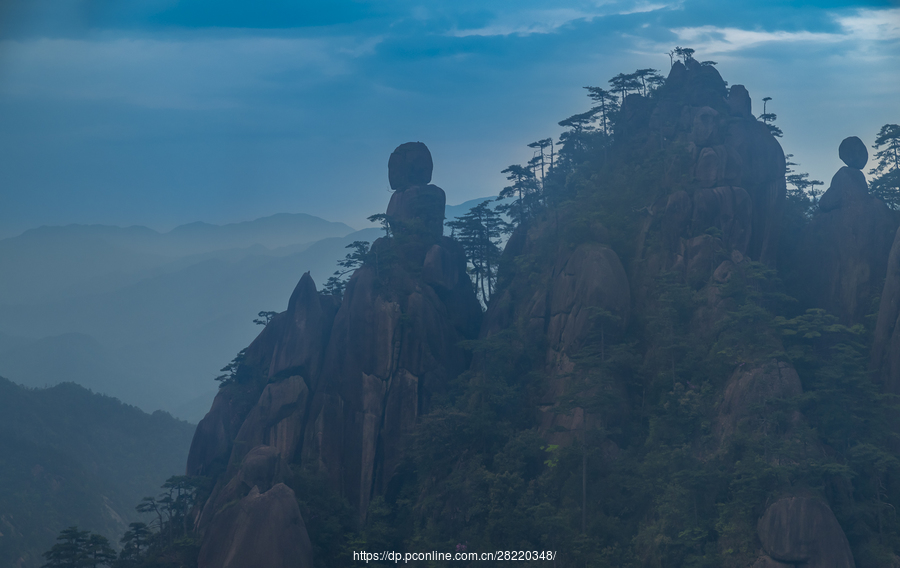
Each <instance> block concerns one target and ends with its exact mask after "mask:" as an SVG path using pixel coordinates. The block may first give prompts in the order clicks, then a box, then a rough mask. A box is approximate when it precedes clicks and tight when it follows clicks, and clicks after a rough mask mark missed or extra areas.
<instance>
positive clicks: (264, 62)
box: [0, 36, 379, 110]
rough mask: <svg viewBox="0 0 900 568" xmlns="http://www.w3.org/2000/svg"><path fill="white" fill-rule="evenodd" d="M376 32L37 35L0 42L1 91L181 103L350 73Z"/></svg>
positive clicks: (240, 96)
mask: <svg viewBox="0 0 900 568" xmlns="http://www.w3.org/2000/svg"><path fill="white" fill-rule="evenodd" d="M378 41H379V39H378V38H367V39H355V38H348V37H330V38H297V37H271V36H267V37H253V36H240V37H224V38H205V39H140V38H138V39H135V38H114V39H107V40H100V41H89V40H80V39H49V38H42V39H33V40H25V41H14V40H6V41H2V42H0V51H2V52H3V53H4V56H5V59H6V64H5V65H4V66H3V68H2V81H0V96H5V97H27V98H49V99H72V100H112V101H118V102H122V103H125V104H131V105H134V106H139V107H150V108H169V109H182V110H197V109H213V108H231V107H235V106H240V105H242V104H246V103H247V102H248V101H247V99H248V95H251V94H257V95H258V94H259V93H265V92H271V91H272V90H285V89H287V90H292V89H293V90H296V89H298V88H299V89H302V88H304V87H306V86H310V85H313V84H316V83H319V82H322V81H326V80H328V79H329V78H331V77H335V76H343V75H349V74H350V73H352V72H353V69H354V65H353V61H354V60H355V59H357V58H360V57H364V56H366V55H368V54H370V53H371V52H372V51H373V50H374V48H375V46H376V45H377V44H378Z"/></svg>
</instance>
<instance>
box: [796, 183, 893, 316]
mask: <svg viewBox="0 0 900 568" xmlns="http://www.w3.org/2000/svg"><path fill="white" fill-rule="evenodd" d="M897 226H898V218H897V214H896V213H895V212H893V211H891V210H890V209H889V208H888V207H887V205H885V204H884V202H882V201H881V200H880V199H878V198H876V197H874V196H872V195H869V193H868V190H867V186H866V180H865V177H864V176H863V174H862V172H860V171H859V170H857V169H854V168H850V167H847V166H844V167H842V168H841V169H840V170H838V172H837V173H836V174H835V175H834V177H833V178H832V180H831V186H830V187H829V188H828V190H827V191H826V192H825V193H824V194H823V195H822V198H821V200H820V202H819V210H818V211H817V212H816V213H815V215H814V216H813V218H812V220H811V221H810V223H809V225H808V226H807V227H806V229H805V232H804V235H803V238H802V242H801V245H800V259H801V260H800V274H801V279H802V282H798V283H795V284H793V287H794V288H795V289H796V290H795V291H794V295H795V296H796V297H797V298H799V299H800V300H801V301H804V300H805V301H806V302H807V305H808V307H817V308H824V309H826V310H828V311H829V312H831V313H833V314H835V315H837V316H839V317H840V319H841V322H842V323H845V324H851V325H852V324H857V323H862V321H863V319H864V318H865V316H866V314H868V313H870V312H871V311H872V308H873V306H872V305H871V304H872V299H873V298H874V297H875V296H876V295H878V294H879V293H880V292H881V290H882V283H883V278H884V276H885V273H886V271H887V259H888V254H889V253H890V249H891V245H892V243H893V240H894V233H895V232H896V230H897Z"/></svg>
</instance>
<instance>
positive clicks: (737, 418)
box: [716, 359, 803, 438]
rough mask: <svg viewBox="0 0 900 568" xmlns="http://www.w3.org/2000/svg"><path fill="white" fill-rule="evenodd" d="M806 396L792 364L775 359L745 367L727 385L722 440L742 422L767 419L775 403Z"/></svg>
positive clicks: (718, 424) (718, 427) (721, 416)
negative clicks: (766, 416) (771, 406)
mask: <svg viewBox="0 0 900 568" xmlns="http://www.w3.org/2000/svg"><path fill="white" fill-rule="evenodd" d="M802 393H803V387H802V386H801V384H800V377H799V376H798V375H797V371H796V370H795V369H794V368H793V366H791V364H790V363H787V362H784V361H777V360H775V359H773V360H771V361H769V362H768V363H766V364H764V365H761V366H758V367H755V368H751V369H745V368H744V366H743V365H742V366H741V367H739V368H738V369H736V370H735V371H734V373H733V374H732V375H731V378H730V379H729V380H728V383H727V384H726V386H725V396H724V397H723V399H722V402H721V403H720V404H719V409H718V417H717V420H716V430H717V432H718V434H719V436H720V438H725V437H727V436H729V435H731V434H732V433H733V432H734V431H735V428H737V427H738V425H739V424H741V423H742V422H745V421H747V420H752V419H754V418H757V417H765V415H766V414H767V413H768V412H769V410H770V408H769V407H768V404H769V403H770V402H771V401H774V400H776V399H786V398H791V397H795V396H799V395H800V394H802Z"/></svg>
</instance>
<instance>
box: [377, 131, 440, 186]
mask: <svg viewBox="0 0 900 568" xmlns="http://www.w3.org/2000/svg"><path fill="white" fill-rule="evenodd" d="M433 169H434V164H433V163H432V161H431V152H429V151H428V146H426V145H425V144H423V143H421V142H407V143H405V144H400V145H399V146H397V148H395V149H394V151H393V153H391V157H390V159H389V160H388V181H389V182H390V184H391V189H395V190H397V191H403V190H405V189H408V188H410V187H416V186H422V185H428V184H429V183H431V172H432V170H433Z"/></svg>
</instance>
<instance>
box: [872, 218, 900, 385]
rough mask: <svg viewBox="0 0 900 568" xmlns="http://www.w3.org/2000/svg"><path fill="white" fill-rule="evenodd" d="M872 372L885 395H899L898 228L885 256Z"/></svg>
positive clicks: (899, 244)
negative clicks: (885, 269) (881, 385)
mask: <svg viewBox="0 0 900 568" xmlns="http://www.w3.org/2000/svg"><path fill="white" fill-rule="evenodd" d="M871 366H872V369H873V370H875V371H876V372H877V373H878V375H879V376H880V378H881V381H882V383H883V384H884V388H885V390H886V391H887V392H889V393H893V394H900V229H898V230H897V233H896V235H895V236H894V243H893V246H891V253H890V256H889V257H888V263H887V275H886V276H885V279H884V288H883V289H882V291H881V302H880V303H879V306H878V321H877V323H876V324H875V337H874V342H873V346H872V364H871Z"/></svg>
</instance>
